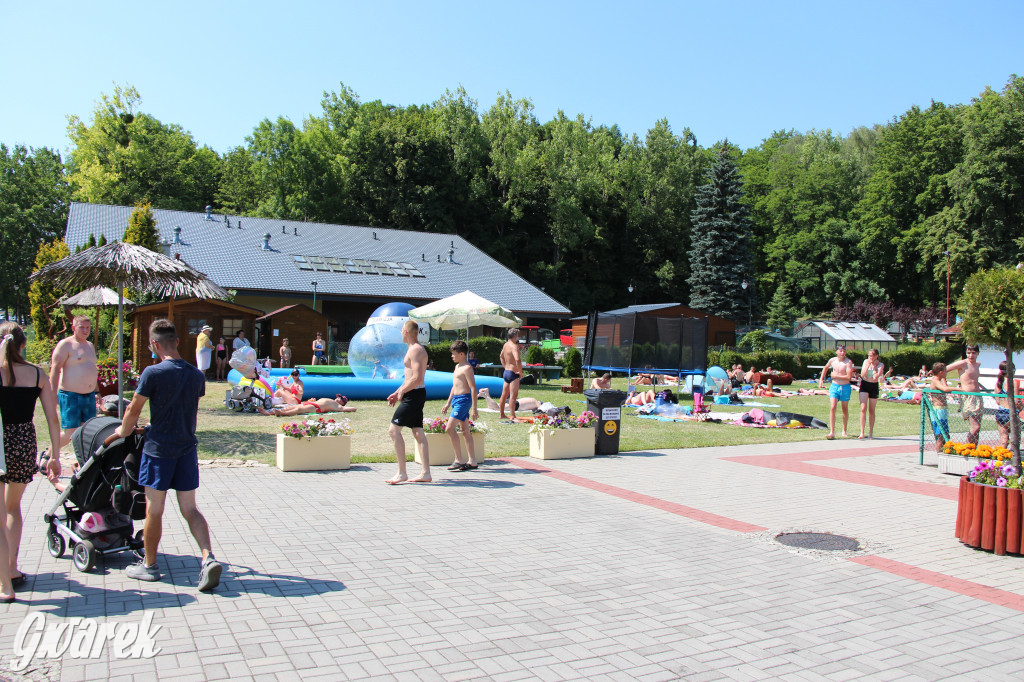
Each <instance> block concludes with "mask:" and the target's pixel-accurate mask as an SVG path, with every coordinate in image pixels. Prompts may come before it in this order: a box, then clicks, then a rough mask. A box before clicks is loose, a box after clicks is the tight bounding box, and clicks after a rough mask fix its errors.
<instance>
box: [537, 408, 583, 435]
mask: <svg viewBox="0 0 1024 682" xmlns="http://www.w3.org/2000/svg"><path fill="white" fill-rule="evenodd" d="M595 422H597V415H596V414H594V413H593V412H591V411H589V410H587V411H586V412H584V413H583V414H581V415H580V416H578V417H577V416H576V415H572V414H559V415H555V416H554V417H547V416H542V417H540V421H535V422H534V423H533V426H531V427H530V433H536V432H538V431H543V430H552V429H585V428H588V427H591V426H593V425H594V423H595Z"/></svg>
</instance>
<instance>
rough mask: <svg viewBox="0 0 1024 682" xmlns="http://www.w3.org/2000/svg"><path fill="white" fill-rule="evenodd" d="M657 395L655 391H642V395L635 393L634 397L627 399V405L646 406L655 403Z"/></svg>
mask: <svg viewBox="0 0 1024 682" xmlns="http://www.w3.org/2000/svg"><path fill="white" fill-rule="evenodd" d="M656 397H657V395H656V394H655V393H654V391H653V390H650V391H642V392H640V393H634V394H633V395H631V396H629V397H628V398H626V404H627V405H646V404H647V403H653V402H654V399H655V398H656Z"/></svg>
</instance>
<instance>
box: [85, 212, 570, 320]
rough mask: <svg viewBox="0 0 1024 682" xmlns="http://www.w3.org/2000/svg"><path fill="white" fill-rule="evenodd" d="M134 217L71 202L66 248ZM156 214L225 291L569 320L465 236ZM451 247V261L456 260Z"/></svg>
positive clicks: (185, 253) (169, 237)
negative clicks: (443, 302)
mask: <svg viewBox="0 0 1024 682" xmlns="http://www.w3.org/2000/svg"><path fill="white" fill-rule="evenodd" d="M132 210H133V209H132V207H131V206H104V205H99V204H83V203H77V202H72V204H71V208H70V212H69V214H68V229H67V234H66V236H65V241H66V242H67V244H68V247H69V248H71V250H72V251H74V249H75V248H76V247H77V246H79V245H84V244H85V243H86V242H87V241H88V239H89V235H90V234H94V235H96V238H97V239H99V237H100V235H103V236H105V237H106V238H107V241H108V242H109V241H114V240H120V239H121V237H122V236H123V234H124V230H125V228H126V227H127V226H128V219H129V217H130V216H131V212H132ZM153 217H154V218H155V219H156V221H157V230H158V231H159V232H160V236H161V238H162V239H163V241H164V242H165V243H167V242H173V241H174V239H175V228H176V227H180V228H181V233H180V240H181V243H172V244H170V245H169V246H167V247H166V248H167V251H168V253H169V254H170V255H172V256H173V255H174V254H181V258H182V260H184V261H185V262H187V263H188V264H189V265H191V266H192V267H194V268H196V269H197V270H199V271H201V272H204V273H206V274H207V275H209V277H210V278H211V279H212V280H213V281H214V282H216V283H217V284H220V285H221V286H222V287H224V288H226V289H236V290H240V291H247V292H253V293H258V292H302V293H303V294H308V293H309V292H310V291H311V286H310V282H312V281H316V283H317V293H318V294H319V295H321V296H325V297H331V296H340V297H358V298H364V297H376V298H382V299H387V300H402V301H405V300H410V301H416V300H421V301H433V300H436V299H440V298H444V297H446V296H450V295H452V294H457V293H459V292H461V291H465V290H466V289H470V290H471V291H473V292H475V293H477V294H479V295H480V296H483V297H484V298H486V299H489V300H491V301H494V302H495V303H498V304H501V305H503V306H505V307H506V308H508V309H510V310H513V311H515V312H516V313H527V314H530V313H533V314H546V315H556V316H559V317H561V316H567V315H569V309H568V308H566V307H565V306H564V305H562V304H561V303H559V302H558V301H556V300H555V299H553V298H552V297H551V296H548V295H547V294H546V293H544V292H543V291H541V290H540V289H539V288H537V287H535V286H533V285H532V284H530V283H529V282H527V281H526V280H525V279H523V278H522V277H520V276H519V275H517V274H515V273H514V272H512V271H511V270H509V269H508V268H506V267H505V266H504V265H502V264H501V263H499V262H498V261H496V260H494V259H493V258H491V257H490V256H488V255H487V254H485V253H484V252H483V251H481V250H480V249H478V248H476V247H475V246H473V245H472V244H470V243H469V242H468V241H466V240H465V239H463V238H462V237H459V236H458V235H452V234H438V233H433V232H411V231H406V230H391V229H386V228H381V227H358V226H354V225H330V224H326V223H307V222H298V221H294V220H272V219H269V218H248V217H245V216H241V217H239V216H224V215H219V214H214V215H213V216H212V218H213V219H212V220H207V218H206V214H205V213H202V212H189V211H168V210H163V209H153ZM282 228H283V232H282ZM265 234H269V235H270V250H267V251H265V250H263V248H262V246H263V243H264V235H265ZM453 244H454V250H455V253H454V258H453V260H454V262H453V263H449V262H447V261H448V255H449V249H450V248H452V246H453ZM294 255H300V256H321V257H333V258H339V259H344V258H349V259H364V260H375V261H382V262H389V261H390V262H392V263H407V264H410V265H411V266H413V267H414V268H415V269H416V270H417V271H419V272H420V273H421V274H422V275H423V277H416V276H399V275H397V274H355V273H352V272H333V271H330V269H329V268H325V270H315V271H311V270H300V269H299V268H298V267H297V265H296V262H295V260H294V259H293V256H294ZM438 259H440V261H442V262H438ZM391 270H392V271H394V268H391ZM374 272H376V270H374Z"/></svg>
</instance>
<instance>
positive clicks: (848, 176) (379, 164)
mask: <svg viewBox="0 0 1024 682" xmlns="http://www.w3.org/2000/svg"><path fill="white" fill-rule="evenodd" d="M139 105H140V98H139V94H138V93H137V92H136V91H135V90H134V89H133V88H131V87H125V88H115V91H114V93H113V94H112V95H110V96H106V95H105V96H103V97H102V99H101V101H100V103H99V104H98V106H97V108H96V109H95V111H94V112H93V114H92V119H91V120H90V121H88V122H85V121H82V120H79V119H78V118H76V117H71V118H70V119H69V121H70V124H69V128H68V131H69V136H70V138H71V141H72V147H71V149H70V150H69V152H68V155H67V158H66V161H65V164H64V165H62V164H61V159H60V157H59V156H58V155H57V154H56V153H55V152H52V151H50V150H46V149H40V150H27V149H24V148H20V147H15V148H14V149H13V150H11V151H9V150H8V149H7V147H0V149H2V151H3V158H2V159H0V161H2V162H3V164H4V168H3V171H4V173H3V177H2V179H0V182H3V183H4V184H3V186H2V189H3V192H2V193H0V200H2V201H3V202H4V205H3V207H2V208H3V209H4V210H3V211H2V212H0V219H2V220H3V223H2V234H0V239H3V240H5V241H4V244H5V247H6V245H7V244H13V245H17V246H18V247H19V248H21V247H24V248H25V249H27V250H26V253H27V254H32V253H34V252H35V247H36V246H38V244H39V243H40V242H42V241H49V240H52V238H53V237H54V236H55V235H57V234H59V231H60V227H61V226H62V221H64V220H66V211H67V208H66V207H67V201H68V198H69V197H73V198H74V199H75V200H79V201H89V202H95V203H108V204H123V205H133V204H137V203H139V202H143V201H149V202H151V203H152V205H153V206H154V207H156V208H175V209H187V210H197V211H198V210H202V209H203V208H204V207H205V206H206V205H207V204H211V205H213V206H214V208H215V209H216V210H219V211H222V212H225V213H231V214H238V215H255V216H265V217H277V218H287V219H295V220H315V221H322V222H328V223H347V224H357V225H369V226H381V227H392V228H399V229H407V230H429V231H439V232H450V233H457V234H459V235H462V236H464V237H466V238H467V239H469V240H470V241H472V242H473V243H474V244H476V245H477V246H479V247H480V248H481V249H483V250H485V251H486V252H488V253H490V254H491V255H492V256H494V257H495V258H497V259H498V260H499V261H501V262H502V263H504V264H505V265H507V266H508V267H510V268H512V269H513V270H515V271H517V272H519V273H521V274H522V275H524V276H525V277H527V278H528V279H530V280H531V281H532V282H534V283H535V284H537V285H538V286H542V287H544V288H545V289H546V290H547V292H548V293H550V294H551V295H553V296H554V297H555V298H557V299H559V300H561V301H562V302H564V303H566V304H568V305H569V306H570V307H571V308H572V309H573V311H574V312H576V313H581V312H585V311H587V310H590V309H593V308H599V309H608V308H611V307H615V306H619V305H625V304H629V303H632V302H634V301H636V302H640V303H643V302H664V301H681V302H689V301H690V300H691V294H695V295H696V297H697V299H701V298H702V297H703V298H708V296H709V292H710V290H713V289H714V288H715V287H716V286H719V287H721V288H723V289H726V290H729V291H730V292H731V295H730V296H727V297H726V298H727V300H726V301H725V302H724V303H723V306H724V307H723V308H722V310H721V312H723V313H726V314H729V315H731V316H733V317H738V318H740V319H741V320H743V321H745V317H746V315H747V314H748V311H749V310H750V309H751V307H752V310H753V314H754V315H755V317H757V316H758V315H764V314H765V313H769V314H770V316H771V317H772V320H773V321H776V322H777V321H781V322H782V323H783V324H784V323H785V322H786V321H788V320H791V319H792V318H794V317H796V316H799V315H817V314H827V313H828V312H829V311H831V310H832V309H833V308H835V307H836V306H837V305H844V304H849V303H851V302H853V301H855V300H858V299H861V300H864V301H873V302H885V301H889V302H892V303H893V304H894V305H897V306H903V307H908V308H912V309H915V310H919V309H921V308H922V307H927V306H929V305H939V306H940V307H944V304H945V284H946V282H945V280H946V274H947V258H948V268H949V273H950V278H951V280H952V290H953V292H954V298H955V296H956V292H957V291H959V290H960V289H962V285H963V282H964V281H965V280H966V278H967V276H968V275H970V274H971V273H972V272H974V271H976V270H978V269H980V268H982V267H994V266H999V265H1010V264H1016V262H1017V261H1018V260H1021V258H1022V255H1024V233H1022V231H1021V227H1020V226H1021V218H1022V216H1024V187H1022V186H1021V183H1022V182H1024V79H1022V78H1018V77H1016V76H1014V77H1012V78H1011V79H1010V80H1009V81H1008V83H1007V84H1006V86H1005V87H1004V88H1003V89H1002V90H1001V91H995V90H991V89H986V90H985V91H984V92H983V93H981V94H980V95H979V96H978V97H977V98H976V99H974V100H972V101H971V102H970V103H967V104H956V105H949V106H947V105H944V104H942V103H939V102H933V103H932V104H931V105H930V106H929V107H927V108H920V107H914V108H912V109H910V110H909V111H907V112H905V113H904V114H902V115H900V116H896V117H894V118H893V119H892V120H891V121H889V122H887V123H885V124H884V125H874V126H872V127H863V128H859V129H856V130H854V131H852V132H851V133H850V134H849V135H847V136H842V135H837V134H834V133H833V132H832V131H828V130H824V131H818V130H812V131H809V132H805V133H798V132H795V131H792V130H790V131H777V132H775V133H774V134H772V135H771V136H770V137H768V138H767V139H765V140H764V141H763V142H762V143H761V144H760V145H758V146H757V147H754V148H751V149H746V150H742V149H738V148H735V147H733V146H730V145H728V144H714V145H711V146H709V147H702V146H700V145H698V143H697V140H696V138H695V137H694V135H693V134H692V133H691V131H690V130H689V129H686V128H684V129H683V130H682V131H680V132H676V131H673V129H672V128H671V127H670V126H669V123H668V121H667V120H661V121H658V122H656V123H655V124H654V126H653V127H652V128H651V129H650V130H649V131H648V132H647V134H646V135H645V136H644V137H642V138H641V137H639V136H636V135H633V136H627V135H624V134H623V133H622V132H621V131H620V130H619V129H618V128H617V127H615V126H611V127H607V126H594V125H592V124H591V123H590V122H589V121H588V120H587V119H586V118H584V117H583V116H576V117H569V116H566V115H565V114H563V113H562V112H559V113H558V114H557V115H556V116H555V117H554V118H553V119H552V120H550V121H547V122H543V123H542V122H540V121H538V120H537V118H536V116H535V115H534V112H533V106H532V104H531V103H530V101H529V100H528V99H515V98H513V97H512V96H511V95H510V94H508V93H505V94H503V95H501V96H499V97H498V98H497V99H496V101H495V102H494V104H492V105H491V106H490V107H488V108H486V109H481V108H480V107H479V106H478V104H477V102H476V101H474V100H473V99H471V98H470V97H469V96H468V95H467V93H466V92H465V91H463V90H461V89H459V90H457V91H455V92H446V93H445V94H444V96H442V97H441V98H439V99H438V100H437V101H436V102H433V103H431V104H427V105H422V106H417V105H411V106H406V107H398V106H391V105H387V104H384V103H382V102H380V101H373V102H362V101H361V100H360V99H359V98H358V96H357V95H356V94H355V93H354V92H352V91H351V90H350V89H349V88H347V87H345V86H344V85H341V86H340V87H339V89H338V91H336V92H328V93H325V94H324V97H323V100H322V106H321V111H320V112H319V113H318V114H316V115H311V116H309V117H308V118H307V119H306V120H305V121H303V122H302V123H301V125H297V124H295V123H294V122H292V121H290V120H288V119H285V118H281V117H279V118H277V119H276V120H271V119H269V118H268V119H265V120H263V121H262V122H260V123H259V124H258V125H257V126H255V128H254V129H253V130H252V132H251V134H250V135H249V136H248V137H246V138H245V140H244V143H243V144H240V145H239V146H237V147H235V148H233V149H230V150H228V151H227V152H226V153H225V154H223V155H220V154H217V153H216V152H214V151H213V150H211V149H209V148H208V147H205V146H201V145H200V144H198V143H197V142H196V140H195V139H194V138H193V137H192V136H191V134H190V133H188V132H187V131H185V130H183V129H182V128H181V127H180V126H178V125H174V124H166V123H162V122H161V121H159V120H157V119H156V118H154V117H153V116H151V115H149V114H146V113H144V112H142V111H140V109H139ZM723 158H728V160H729V162H730V163H731V164H732V165H733V166H735V169H736V170H737V175H736V178H737V179H738V182H739V185H740V186H739V187H738V188H737V191H738V194H737V196H741V197H742V198H741V199H740V200H741V201H742V202H743V205H744V207H745V209H744V210H743V211H741V212H738V211H735V210H733V212H734V214H735V215H737V216H739V215H741V214H742V216H743V220H744V221H745V223H746V225H748V226H749V227H744V230H745V232H744V233H745V234H749V240H750V241H749V250H747V249H744V248H733V249H732V252H734V253H736V254H737V255H736V258H737V260H736V262H735V267H734V268H732V269H730V267H729V263H727V262H726V263H724V264H723V263H721V262H718V261H716V265H715V270H714V271H712V270H711V269H709V268H710V266H709V265H707V264H705V265H698V268H703V269H704V270H707V272H703V271H697V272H694V265H695V264H698V263H702V262H703V261H702V260H701V259H702V258H704V255H705V251H706V249H707V248H708V247H707V246H706V245H701V246H699V247H697V246H694V248H693V249H691V240H693V239H694V238H695V236H696V238H697V239H698V240H702V239H703V238H704V237H705V236H706V231H705V230H703V229H697V230H696V231H695V230H694V225H693V221H694V216H698V217H699V216H700V215H701V213H700V211H697V209H698V204H697V197H698V193H699V191H701V190H700V188H701V187H702V186H704V185H705V184H708V183H712V182H714V179H713V178H714V173H712V172H710V171H711V170H712V169H713V167H714V166H715V164H716V163H721V161H722V159H723ZM9 188H16V190H11V189H9ZM9 206H11V207H13V208H11V209H10V210H8V207H9ZM731 210H732V209H731ZM695 211H697V212H695ZM709 224H710V223H709ZM705 241H706V240H705ZM732 246H735V245H732ZM30 247H31V248H30ZM698 248H699V249H700V253H695V250H696V249H698ZM947 253H948V256H947ZM704 260H706V258H705V259H704ZM19 262H22V261H19ZM23 262H25V263H26V264H30V263H31V262H32V258H31V257H30V256H28V255H26V257H25V258H24V261H23ZM27 267H30V266H27ZM715 272H718V275H715ZM26 274H27V272H25V273H22V272H20V271H19V272H13V271H8V272H5V273H3V276H4V277H5V278H6V279H4V280H2V281H0V296H2V297H3V298H4V303H5V304H7V305H11V304H12V301H13V300H14V297H15V293H14V290H13V286H14V284H15V283H16V282H19V281H21V282H24V276H25V275H26ZM719 275H720V276H719ZM740 280H749V281H750V284H751V286H750V287H749V289H748V290H747V291H745V292H742V291H741V292H736V291H735V289H736V282H737V281H740ZM629 283H632V284H633V288H634V291H633V292H632V293H630V292H628V291H627V285H628V284H629ZM711 298H714V297H713V296H712V297H711ZM759 301H765V302H770V303H771V304H770V306H765V308H767V309H766V310H764V311H760V310H759V307H760V306H759V305H758V302H759ZM712 312H715V311H712Z"/></svg>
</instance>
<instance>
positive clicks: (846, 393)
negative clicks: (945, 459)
mask: <svg viewBox="0 0 1024 682" xmlns="http://www.w3.org/2000/svg"><path fill="white" fill-rule="evenodd" d="M829 371H831V372H832V385H831V386H830V387H829V389H828V397H829V408H828V435H827V436H825V438H826V439H827V440H833V439H834V438H835V437H836V436H835V432H836V405H838V404H839V403H842V404H843V438H846V426H847V424H848V423H849V421H850V394H851V393H852V392H853V389H852V388H850V380H851V379H853V371H854V367H853V361H852V360H850V358H848V357H846V346H839V347H838V348H836V356H835V357H834V358H832V359H831V360H829V361H828V362H827V363H825V366H824V367H822V369H821V377H820V378H819V379H818V388H825V374H827V373H828V372H829Z"/></svg>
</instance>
